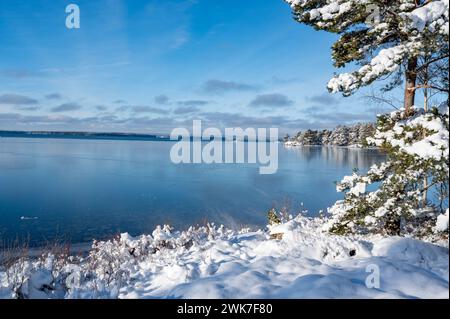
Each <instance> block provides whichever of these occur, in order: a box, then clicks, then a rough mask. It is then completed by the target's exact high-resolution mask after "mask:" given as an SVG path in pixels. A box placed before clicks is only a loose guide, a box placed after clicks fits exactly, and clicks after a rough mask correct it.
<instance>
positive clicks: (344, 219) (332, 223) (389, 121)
mask: <svg viewBox="0 0 450 319" xmlns="http://www.w3.org/2000/svg"><path fill="white" fill-rule="evenodd" d="M368 142H369V143H370V144H371V145H374V146H378V147H380V148H381V149H383V150H384V151H386V152H387V154H388V161H386V162H385V163H382V164H380V165H374V166H373V167H372V168H371V169H370V170H369V171H368V173H367V174H365V175H359V174H357V173H354V174H353V175H352V176H346V177H344V179H343V180H342V181H341V182H340V183H339V184H338V185H337V190H338V191H340V192H345V199H344V200H343V201H339V202H337V203H336V204H335V205H334V206H333V207H331V208H330V209H329V212H330V213H331V215H332V217H331V218H330V220H329V222H328V223H327V226H326V229H327V230H329V231H331V232H333V233H338V234H345V233H364V232H380V233H385V234H389V235H401V234H405V233H414V234H415V235H418V236H420V235H426V234H429V233H430V232H431V231H432V228H433V226H434V225H435V223H436V219H437V215H439V214H440V213H442V205H443V203H444V202H445V200H446V199H448V173H449V163H448V161H449V147H448V142H449V112H448V106H447V105H445V106H443V107H441V108H439V109H438V108H433V109H432V110H431V111H429V112H425V111H423V110H417V109H416V110H415V112H414V114H413V115H410V116H406V114H405V113H404V112H402V111H396V112H393V113H391V114H388V115H382V116H380V117H379V119H378V127H377V131H376V133H375V136H374V137H373V138H369V139H368ZM425 181H426V182H425ZM369 185H373V187H375V190H373V191H368V187H369ZM433 192H436V193H438V198H437V200H435V201H434V202H433V201H429V200H428V196H426V195H427V194H429V193H433Z"/></svg>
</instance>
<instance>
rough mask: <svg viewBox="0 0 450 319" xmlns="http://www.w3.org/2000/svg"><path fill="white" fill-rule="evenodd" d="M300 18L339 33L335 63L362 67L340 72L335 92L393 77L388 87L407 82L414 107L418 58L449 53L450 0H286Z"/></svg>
mask: <svg viewBox="0 0 450 319" xmlns="http://www.w3.org/2000/svg"><path fill="white" fill-rule="evenodd" d="M286 1H287V2H288V3H289V4H290V5H291V6H292V8H293V12H294V16H295V19H296V20H297V21H299V22H301V23H305V24H307V25H311V26H313V27H314V28H315V29H317V30H325V31H328V32H332V33H337V34H339V35H340V38H339V39H338V40H337V41H336V42H335V43H334V45H333V48H332V58H333V60H334V65H335V66H336V67H339V68H340V67H344V66H346V65H347V64H349V63H357V64H360V65H361V67H360V68H359V69H358V70H356V71H354V72H351V73H343V74H339V75H336V76H335V77H334V78H333V79H331V81H330V82H329V83H328V89H329V90H330V91H331V92H339V91H340V92H342V93H343V94H344V95H345V96H348V95H351V94H352V93H353V92H355V91H356V90H357V89H359V88H360V87H362V86H365V85H369V84H371V83H372V82H374V81H376V80H378V79H385V77H386V76H389V75H393V74H394V75H397V76H394V78H393V80H392V82H391V83H390V84H389V85H388V87H395V86H397V85H399V84H401V83H402V81H401V78H402V77H400V76H398V74H399V73H402V74H404V76H403V78H404V82H405V93H404V108H405V110H406V114H409V112H410V111H411V109H412V107H413V105H414V101H415V93H416V89H417V70H418V68H420V67H421V66H420V65H419V61H418V59H419V57H421V56H423V53H424V51H428V52H433V54H432V55H433V60H440V59H445V58H448V10H449V5H448V0H434V1H433V0H397V1H386V0H364V1H361V0H286Z"/></svg>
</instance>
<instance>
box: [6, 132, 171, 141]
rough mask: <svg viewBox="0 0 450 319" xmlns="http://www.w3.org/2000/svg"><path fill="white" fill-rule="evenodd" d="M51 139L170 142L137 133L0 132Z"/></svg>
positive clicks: (19, 136)
mask: <svg viewBox="0 0 450 319" xmlns="http://www.w3.org/2000/svg"><path fill="white" fill-rule="evenodd" d="M1 137H9V138H14V137H15V138H53V139H92V140H137V141H170V136H169V135H165V134H138V133H99V132H57V131H1V130H0V138H1Z"/></svg>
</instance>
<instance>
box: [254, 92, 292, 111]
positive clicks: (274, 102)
mask: <svg viewBox="0 0 450 319" xmlns="http://www.w3.org/2000/svg"><path fill="white" fill-rule="evenodd" d="M293 104H294V101H292V100H290V99H289V98H288V97H287V96H286V95H283V94H278V93H275V94H261V95H258V96H257V97H256V98H255V99H254V100H253V101H251V102H250V106H252V107H269V108H277V107H287V106H291V105H293Z"/></svg>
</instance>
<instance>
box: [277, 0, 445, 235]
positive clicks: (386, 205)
mask: <svg viewBox="0 0 450 319" xmlns="http://www.w3.org/2000/svg"><path fill="white" fill-rule="evenodd" d="M286 1H287V2H288V3H290V4H291V6H292V7H293V10H294V14H295V17H296V19H297V20H298V21H299V22H302V23H306V24H308V25H312V26H313V27H314V28H316V29H318V30H325V31H328V32H333V33H337V34H339V35H340V38H339V40H338V41H337V42H336V43H335V44H334V45H333V49H332V57H333V60H334V63H335V66H336V67H344V66H346V65H347V64H349V63H356V64H360V65H361V67H360V68H359V69H357V70H355V71H354V72H351V73H344V74H339V75H335V76H334V78H333V79H331V80H330V82H329V83H328V89H329V91H330V92H342V93H343V94H344V95H345V96H349V95H351V94H352V93H354V92H355V91H356V90H358V89H359V88H361V87H362V86H366V85H369V84H371V83H372V82H374V81H376V80H386V78H387V77H389V76H391V75H394V77H393V80H391V82H390V83H388V84H387V85H386V89H391V88H393V87H396V86H399V85H400V84H402V83H404V105H403V108H402V109H401V110H400V111H397V112H393V113H391V114H388V115H383V116H380V117H379V118H378V123H377V129H376V133H375V137H374V138H372V139H368V142H369V143H371V144H372V145H376V146H378V147H381V148H382V149H384V150H385V151H386V152H387V153H388V160H387V161H386V162H385V163H383V164H381V165H375V166H373V167H372V168H371V169H370V170H369V172H368V173H367V174H365V175H359V174H357V172H355V173H354V174H353V175H352V176H347V177H345V178H344V179H343V180H342V181H341V182H340V183H339V184H338V185H337V189H338V191H343V192H346V193H345V199H344V200H343V201H339V202H337V203H336V204H335V205H334V206H333V207H331V208H330V209H329V212H330V213H331V215H332V216H331V218H330V219H329V221H328V223H327V225H326V229H327V230H329V231H331V232H334V233H339V234H344V233H360V232H376V233H384V234H389V235H402V234H405V233H412V234H414V235H418V236H421V235H428V234H430V233H431V232H433V231H434V232H436V231H439V232H444V233H445V232H446V233H447V234H448V209H447V211H446V212H444V210H445V207H443V202H444V201H445V200H447V206H448V184H449V181H448V173H449V149H448V141H449V112H448V93H449V85H448V83H449V80H448V69H449V68H448V58H449V1H448V0H398V1H383V0H286ZM419 89H422V90H423V92H424V100H425V103H424V108H423V109H418V108H417V107H415V106H414V102H415V95H416V91H417V90H419ZM436 93H439V94H440V97H441V100H444V101H445V100H446V101H445V102H444V103H443V104H442V105H441V106H440V107H439V108H436V107H435V108H430V107H429V106H428V98H429V96H430V94H436ZM424 181H425V182H424ZM369 185H373V186H375V187H374V189H375V190H374V191H370V192H369V191H368V186H369ZM431 190H433V191H435V192H436V193H437V194H438V200H437V204H436V202H434V203H432V202H428V200H427V196H426V194H427V193H428V192H430V191H431ZM440 213H442V214H440ZM439 214H440V215H439ZM438 215H439V216H438ZM436 221H437V223H436ZM433 225H436V226H433ZM445 226H446V227H447V229H445Z"/></svg>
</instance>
